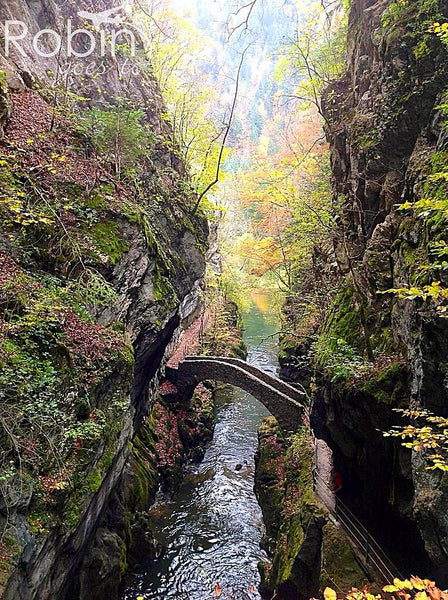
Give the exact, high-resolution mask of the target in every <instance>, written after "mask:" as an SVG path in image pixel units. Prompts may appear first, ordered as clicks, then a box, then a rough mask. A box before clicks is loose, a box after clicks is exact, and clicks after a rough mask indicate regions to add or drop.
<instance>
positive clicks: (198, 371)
mask: <svg viewBox="0 0 448 600" xmlns="http://www.w3.org/2000/svg"><path fill="white" fill-rule="evenodd" d="M173 371H174V370H173ZM175 379H176V383H177V384H178V385H179V384H180V383H182V386H185V387H196V385H197V384H198V383H200V382H201V381H204V380H206V379H212V380H215V381H220V382H222V383H228V384H230V385H234V386H236V387H239V388H241V389H242V390H244V391H246V392H248V393H249V394H251V395H252V396H254V397H255V398H257V400H259V401H260V402H261V403H262V404H264V406H265V407H266V408H267V409H268V410H269V412H270V413H271V414H272V415H273V416H274V417H275V418H276V419H277V421H278V422H279V424H280V427H282V429H284V430H285V431H296V430H297V429H298V428H299V427H300V425H301V424H302V419H303V416H304V411H305V400H306V397H305V393H304V392H301V391H299V390H297V389H296V388H294V387H292V386H291V385H289V384H287V383H285V382H284V381H282V380H281V379H278V377H275V376H273V375H270V374H268V373H266V372H265V371H262V370H261V369H258V368H257V367H255V366H253V365H249V364H248V363H247V362H245V361H244V360H240V359H237V358H227V357H221V356H188V357H186V358H185V359H184V360H183V361H181V362H180V363H179V366H178V368H177V369H176V370H175Z"/></svg>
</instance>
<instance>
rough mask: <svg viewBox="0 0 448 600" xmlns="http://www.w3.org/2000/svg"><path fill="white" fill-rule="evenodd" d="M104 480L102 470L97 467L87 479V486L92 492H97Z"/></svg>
mask: <svg viewBox="0 0 448 600" xmlns="http://www.w3.org/2000/svg"><path fill="white" fill-rule="evenodd" d="M102 480H103V478H102V475H101V469H100V467H99V466H98V465H97V466H96V467H95V468H94V469H92V471H91V472H90V473H89V474H88V475H87V477H86V485H87V487H88V488H89V490H90V491H91V492H93V493H94V492H97V491H98V490H99V489H100V487H101V482H102Z"/></svg>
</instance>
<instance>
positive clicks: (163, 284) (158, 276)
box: [152, 267, 178, 308]
mask: <svg viewBox="0 0 448 600" xmlns="http://www.w3.org/2000/svg"><path fill="white" fill-rule="evenodd" d="M152 285H153V296H154V300H155V301H156V302H161V303H163V304H164V305H165V306H166V307H167V308H170V307H173V306H175V305H176V303H177V301H178V298H177V294H176V290H175V289H174V287H173V285H172V284H171V281H170V280H169V277H168V276H167V275H164V274H163V273H162V270H161V269H160V268H159V267H156V269H155V270H154V272H153V274H152Z"/></svg>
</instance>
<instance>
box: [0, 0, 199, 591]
mask: <svg viewBox="0 0 448 600" xmlns="http://www.w3.org/2000/svg"><path fill="white" fill-rule="evenodd" d="M112 7H113V3H112V2H108V1H104V2H103V1H100V0H98V2H97V1H95V2H94V1H91V2H88V1H86V2H83V3H81V4H79V3H76V6H75V3H72V2H53V1H52V0H39V1H38V2H34V1H33V2H25V1H24V0H15V1H14V2H9V1H8V2H0V22H2V23H4V22H5V21H6V20H21V21H23V22H24V23H25V24H26V26H27V28H28V30H29V32H30V36H28V37H26V38H25V39H24V40H23V42H21V44H22V46H21V47H22V48H23V55H22V52H21V51H19V50H18V49H17V48H16V49H14V50H13V51H12V52H11V55H10V56H9V57H7V56H0V137H1V138H2V139H3V141H2V143H1V148H0V153H1V156H0V159H1V164H2V167H1V168H2V171H1V175H0V187H1V196H2V202H1V207H0V218H1V232H0V251H1V265H2V272H1V276H0V325H1V329H2V331H1V336H0V346H1V350H0V361H1V377H2V390H3V391H2V393H3V396H2V399H1V400H2V402H3V406H5V407H7V409H5V410H4V412H3V413H2V415H1V422H2V426H4V429H3V430H2V433H1V434H0V443H1V452H2V454H1V460H2V469H3V468H5V469H6V468H7V469H8V470H7V476H6V479H4V480H2V495H3V500H2V501H1V502H0V521H1V526H2V529H3V528H4V529H5V531H6V537H5V544H4V545H3V546H1V547H0V554H1V561H0V565H1V568H0V573H1V579H0V584H3V585H4V588H5V589H4V594H3V597H4V598H5V599H9V598H11V599H12V598H14V599H19V598H21V599H31V598H39V599H46V598H58V599H59V598H64V597H70V594H73V593H75V594H78V596H76V597H89V598H94V597H99V598H100V597H105V595H107V596H108V597H113V595H114V594H115V593H116V591H117V583H118V581H119V577H120V573H122V572H123V569H124V568H125V566H126V544H125V541H126V539H127V536H126V532H124V531H123V530H124V528H125V527H126V525H127V524H129V519H128V520H126V519H125V518H124V517H125V516H126V501H127V498H128V497H129V495H127V493H126V486H124V483H123V482H124V478H123V474H124V472H125V471H126V473H127V474H128V477H130V478H131V479H132V473H133V470H135V469H138V468H143V469H147V472H145V471H144V472H143V476H142V473H141V472H140V473H139V475H140V479H138V481H139V482H140V483H141V482H142V477H143V480H145V477H146V476H147V478H149V479H150V478H151V475H152V471H151V469H150V468H149V466H148V465H149V463H148V461H147V460H146V459H145V457H144V456H143V457H142V456H140V458H139V460H137V462H136V460H135V458H132V457H131V450H132V441H133V440H134V442H135V445H136V447H139V444H140V447H141V440H140V442H138V441H135V440H136V437H135V436H136V434H137V433H138V432H139V431H140V432H142V427H143V433H140V434H139V435H140V436H143V437H142V439H144V436H145V431H146V430H147V427H148V422H147V418H148V415H149V413H150V411H151V406H152V403H153V398H154V394H155V390H156V388H157V385H158V377H159V375H158V374H159V371H160V368H161V367H162V366H163V362H164V354H165V351H166V349H167V347H168V345H169V344H170V343H171V342H172V340H173V337H175V336H176V332H177V330H178V329H179V327H180V325H181V324H182V322H183V321H185V320H186V321H188V319H189V318H190V317H191V315H192V314H193V313H194V311H195V310H196V309H197V307H198V302H199V299H198V292H199V290H200V288H201V281H202V277H203V275H204V269H205V259H204V255H205V252H206V249H207V236H208V228H207V223H206V221H205V219H203V218H202V217H201V216H200V215H199V214H194V213H193V212H192V210H191V209H192V206H193V205H194V201H193V199H192V198H191V197H190V186H189V182H188V176H187V173H186V172H185V168H184V166H183V164H182V162H181V161H180V160H179V158H178V157H177V154H176V149H175V145H174V144H173V139H172V133H171V130H170V128H169V125H168V124H167V122H166V120H165V119H164V118H163V117H162V115H163V113H164V107H163V103H162V100H161V97H160V92H159V90H158V88H157V84H156V83H155V81H154V79H153V77H152V76H151V74H150V69H149V67H148V65H145V63H144V55H143V54H142V49H141V44H140V42H138V43H137V52H136V56H132V57H131V58H130V57H129V48H126V47H124V48H123V47H120V50H119V51H118V52H117V56H116V57H113V56H110V54H108V55H107V56H104V57H102V56H99V50H98V48H99V46H98V47H97V48H96V49H95V51H94V52H93V54H92V56H91V57H90V59H91V60H90V59H89V64H91V65H93V66H91V67H90V71H87V70H86V69H87V67H86V65H85V61H83V60H81V59H76V60H74V59H73V57H70V56H68V53H67V50H66V48H65V47H64V45H63V46H62V49H61V51H60V52H59V53H57V54H56V55H55V56H52V57H50V58H42V57H41V56H38V57H37V58H36V49H35V48H33V45H32V36H33V35H35V34H36V33H37V32H38V31H40V30H42V29H44V28H51V29H53V30H54V31H56V32H60V34H61V36H62V37H63V35H64V32H65V28H66V23H67V21H66V20H67V18H72V19H73V28H75V27H77V26H81V25H83V23H82V22H81V21H80V17H79V16H78V15H77V13H78V11H80V10H85V11H88V12H89V11H90V12H95V13H98V12H100V11H101V10H105V9H109V8H112ZM64 24H65V25H64ZM106 28H107V26H106ZM106 30H107V29H106ZM107 33H108V36H109V35H110V33H111V30H110V29H109V30H107ZM4 34H5V32H4V28H3V34H2V35H0V38H1V42H2V46H3V47H4V45H3V41H4ZM92 35H96V34H92ZM98 35H99V34H98ZM88 39H89V38H88V37H87V38H86V36H84V37H82V36H79V37H78V38H77V39H76V41H75V42H74V47H75V48H76V50H77V52H78V53H79V54H80V53H82V51H85V50H86V44H87V43H88ZM98 39H99V38H98V37H97V43H98ZM107 39H109V37H107ZM50 42H51V39H50V38H45V39H44V38H42V46H41V50H43V51H45V52H46V53H47V54H50V53H51V50H52V48H53V47H52V46H50V45H49V44H50ZM87 49H88V46H87ZM142 61H143V62H142ZM77 65H78V67H77V68H75V67H76V66H77ZM82 69H84V70H82ZM77 73H81V74H79V75H78V74H77ZM106 100H107V104H106V103H105V101H106ZM108 105H114V106H115V107H116V108H117V107H118V109H119V110H120V111H122V112H121V113H120V114H122V115H123V121H125V119H127V121H126V123H128V128H130V133H129V132H128V135H127V137H126V138H125V137H124V134H123V133H121V136H122V137H118V134H117V126H116V124H115V125H114V126H113V127H114V129H113V131H115V142H116V143H115V149H113V150H111V151H110V152H109V153H108V156H107V157H106V158H105V157H104V152H103V155H101V154H100V153H97V148H95V146H94V142H93V141H92V132H91V130H89V129H88V128H87V129H86V127H85V126H80V123H81V121H82V115H85V114H87V113H86V111H89V110H90V112H89V113H88V114H90V115H93V114H95V115H97V116H99V118H100V122H101V123H103V125H102V126H103V131H105V129H104V127H105V125H104V123H106V124H107V123H108V122H110V120H109V121H108V119H110V112H109V113H108V108H107V106H108ZM75 107H77V108H75ZM67 108H72V109H73V110H74V111H75V114H77V115H78V116H79V119H78V117H77V118H76V119H75V121H68V120H67V116H66V111H67ZM93 108H94V109H96V110H97V112H96V113H94V112H93V111H92V109H93ZM122 131H123V127H122V129H121V130H120V132H122ZM139 135H141V136H142V138H141V139H143V140H144V143H143V147H141V146H139V145H138V139H137V138H138V136H139ZM123 140H124V141H123ZM105 143H106V144H107V140H106V142H105ZM119 144H121V146H120V148H118V145H119ZM122 155H124V156H125V159H126V160H125V161H121V158H120V157H121V156H122ZM126 161H127V163H126ZM14 369H15V370H16V373H17V370H18V371H19V372H21V373H22V374H23V378H24V382H28V383H23V385H22V384H20V382H21V380H20V377H19V378H17V377H14V374H13V370H14ZM42 373H44V374H45V375H42ZM31 384H32V385H31ZM27 385H28V387H26V386H27ZM40 399H43V403H42V402H40ZM46 402H47V403H48V406H50V407H51V408H50V411H48V410H47V409H46V407H45V406H44V404H45V403H46ZM43 417H45V418H46V419H48V431H47V430H45V431H44V432H43V434H44V435H45V436H47V437H46V438H45V439H47V442H46V443H44V444H43V445H42V447H40V446H39V444H40V442H39V439H40V438H39V437H36V435H35V433H33V431H35V430H34V429H33V422H34V421H33V419H36V423H42V422H44V421H42V419H43ZM11 424H13V425H14V427H15V426H17V430H15V429H14V428H12V429H11V427H10V425H11ZM145 428H146V429H145ZM55 431H56V433H55ZM23 436H28V437H25V438H23ZM17 440H24V443H23V447H22V441H20V442H19V443H17ZM46 453H49V454H48V459H47V458H46ZM145 460H146V462H145ZM142 464H143V467H142ZM145 485H146V486H147V490H146V491H147V493H148V494H150V488H151V485H150V484H147V482H146V483H145V481H144V484H143V488H145ZM143 488H142V489H140V493H141V494H143V495H145V490H144V489H143ZM140 500H141V502H144V500H143V499H140ZM134 502H137V501H135V498H134ZM137 504H138V502H137ZM134 505H135V504H134ZM99 527H101V529H100V530H99ZM96 534H97V537H96V544H94V538H95V535H96ZM86 556H89V557H90V558H89V568H91V570H90V573H91V574H92V573H93V574H94V576H95V578H96V581H94V580H93V579H92V578H89V577H84V576H82V575H81V578H82V581H81V583H80V584H79V585H78V584H77V583H76V582H77V578H78V575H79V573H78V569H79V565H80V564H81V562H82V560H83V559H84V558H85V557H86ZM105 557H108V558H107V559H105ZM112 573H114V575H113V576H111V577H109V576H110V575H111V574H112ZM98 583H101V584H102V585H103V587H101V586H97V587H96V588H94V586H95V585H96V584H98ZM105 583H107V584H108V585H107V587H104V584H105ZM89 586H90V587H89ZM72 597H74V596H72Z"/></svg>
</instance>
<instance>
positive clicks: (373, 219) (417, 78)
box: [312, 0, 448, 586]
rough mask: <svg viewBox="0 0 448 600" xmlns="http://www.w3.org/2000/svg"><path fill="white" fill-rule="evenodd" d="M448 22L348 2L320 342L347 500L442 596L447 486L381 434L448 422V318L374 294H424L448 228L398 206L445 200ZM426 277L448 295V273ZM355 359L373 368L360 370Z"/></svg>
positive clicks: (329, 418) (324, 405)
mask: <svg viewBox="0 0 448 600" xmlns="http://www.w3.org/2000/svg"><path fill="white" fill-rule="evenodd" d="M447 16H448V4H447V2H446V1H443V0H442V1H440V2H439V1H432V0H423V1H420V0H419V1H413V2H407V1H403V2H388V1H386V2H385V1H375V0H369V1H367V0H353V1H352V2H351V8H350V16H349V26H348V70H347V73H346V75H345V76H344V78H343V79H342V80H340V81H338V82H336V83H335V84H333V85H331V86H330V87H329V88H328V89H327V90H326V91H325V94H324V98H323V107H324V116H325V127H326V132H327V137H328V140H329V142H330V146H331V165H332V173H333V199H334V205H335V207H337V210H338V216H337V225H336V233H335V237H334V256H335V259H336V261H337V266H338V269H339V284H338V285H339V292H338V295H337V298H336V300H335V301H334V304H333V305H332V307H331V308H330V309H329V311H328V312H327V317H326V321H325V323H324V325H323V328H322V330H321V333H320V337H319V341H318V345H317V353H316V356H315V366H316V367H317V376H316V377H317V381H316V384H317V392H316V398H315V402H314V409H313V415H312V425H313V427H314V430H315V433H316V435H317V437H322V438H324V439H325V440H326V441H327V443H328V444H329V445H330V447H331V448H332V449H333V452H334V459H335V467H336V469H338V470H339V471H340V472H341V473H342V477H343V486H342V490H341V492H340V494H341V498H342V499H343V500H345V501H346V502H347V503H348V504H349V505H351V506H352V507H353V508H354V509H355V510H356V512H357V513H358V514H359V515H360V516H361V518H363V519H364V520H365V521H366V523H367V524H368V526H369V527H370V528H371V529H373V531H374V532H375V533H376V534H377V536H378V537H379V539H380V540H381V541H383V543H384V544H385V545H386V547H388V549H389V550H390V551H391V552H392V555H393V556H392V557H393V559H394V560H395V561H396V562H397V563H398V565H399V567H400V568H401V569H402V570H403V572H404V573H405V574H406V575H407V574H408V573H409V572H418V573H420V574H422V575H423V574H425V573H426V575H428V574H429V576H431V577H436V578H437V581H438V582H439V585H441V586H446V585H447V584H448V581H447V573H448V521H447V515H448V495H447V489H448V488H447V485H446V483H447V478H446V475H445V474H443V473H442V472H438V471H429V470H427V469H426V464H427V463H425V461H424V458H423V457H422V455H421V454H418V453H417V454H411V452H410V451H408V450H407V449H405V448H403V447H402V446H400V444H399V443H394V442H392V441H391V440H390V438H384V437H383V434H382V432H384V431H387V430H389V429H390V428H391V426H392V425H395V424H400V422H403V420H400V417H399V416H398V415H397V413H395V412H394V411H393V409H395V408H406V407H411V408H412V409H419V408H425V409H428V410H430V411H433V412H435V413H436V414H438V415H442V416H446V415H447V414H448V395H447V394H448V388H447V364H448V362H447V359H448V354H447V351H448V346H447V343H446V340H447V333H448V329H447V327H448V321H447V320H446V319H445V318H443V315H442V314H441V313H440V312H439V311H438V310H437V307H436V305H435V304H434V303H432V302H431V301H430V300H427V301H422V300H417V301H410V300H406V299H399V298H398V297H397V295H396V294H395V295H394V294H381V293H379V292H384V291H386V290H388V289H390V288H403V287H408V286H410V285H418V286H420V285H421V286H422V285H424V284H425V283H429V275H428V272H426V275H422V271H421V267H422V265H425V264H431V262H434V259H433V258H431V250H430V248H431V244H433V243H434V242H435V241H437V240H440V239H443V235H444V232H445V230H446V223H445V222H444V220H443V218H441V216H440V215H439V216H437V215H436V214H434V215H432V216H431V217H430V218H429V219H425V218H422V217H421V216H420V217H419V216H418V214H417V213H416V212H412V211H409V210H408V211H400V210H399V208H398V205H399V204H402V203H403V202H411V203H412V202H413V201H416V200H419V199H421V198H422V197H431V196H433V195H434V194H439V197H442V195H443V194H445V197H446V182H445V183H443V184H441V185H440V186H438V187H437V186H436V189H434V187H432V188H431V186H430V184H429V183H428V182H429V181H430V179H431V177H430V176H431V175H433V174H434V173H437V172H439V171H443V170H446V165H447V157H448V154H447V150H448V148H447V143H448V138H447V129H446V124H445V121H446V117H445V115H444V113H443V111H442V110H441V108H440V107H439V105H440V104H442V103H443V102H444V100H445V98H446V93H447V88H448V72H447V66H448V61H447V50H446V46H445V45H444V44H443V43H442V42H441V40H440V39H438V38H437V36H435V35H434V34H432V33H430V32H429V31H428V30H429V27H430V26H431V25H432V24H433V23H434V22H437V21H439V20H440V21H443V20H445V19H446V17H447ZM431 280H439V281H441V282H442V284H446V271H444V270H439V271H437V272H435V273H433V274H432V279H431ZM359 357H364V360H366V359H368V361H369V365H370V366H369V367H368V368H362V367H361V368H359V369H357V367H356V364H357V361H358V366H359V364H360V362H359ZM361 362H362V361H361ZM338 365H339V366H338ZM341 365H342V367H341ZM345 367H348V371H347V372H344V369H345ZM338 369H339V371H338Z"/></svg>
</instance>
